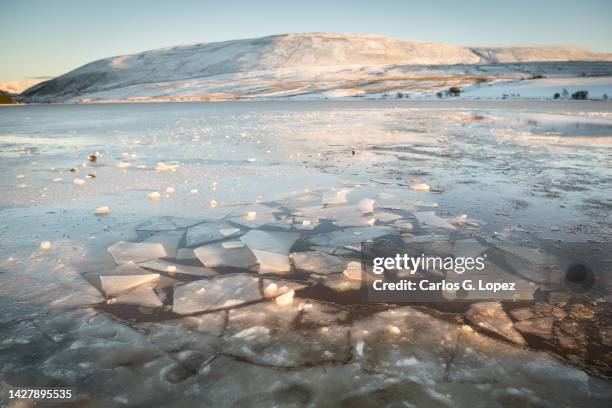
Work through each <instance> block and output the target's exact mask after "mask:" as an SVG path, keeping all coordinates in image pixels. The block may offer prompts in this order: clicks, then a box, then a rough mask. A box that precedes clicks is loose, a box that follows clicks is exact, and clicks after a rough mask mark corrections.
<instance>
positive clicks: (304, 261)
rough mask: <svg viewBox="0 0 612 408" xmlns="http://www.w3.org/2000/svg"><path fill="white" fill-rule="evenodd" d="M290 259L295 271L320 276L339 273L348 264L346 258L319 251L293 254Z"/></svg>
mask: <svg viewBox="0 0 612 408" xmlns="http://www.w3.org/2000/svg"><path fill="white" fill-rule="evenodd" d="M291 259H292V260H293V264H294V266H295V269H297V270H299V271H303V272H309V273H316V274H320V275H325V274H330V273H341V272H342V271H344V269H345V268H346V265H347V264H348V262H349V259H347V258H342V257H339V256H334V255H329V254H326V253H324V252H319V251H306V252H294V253H292V254H291Z"/></svg>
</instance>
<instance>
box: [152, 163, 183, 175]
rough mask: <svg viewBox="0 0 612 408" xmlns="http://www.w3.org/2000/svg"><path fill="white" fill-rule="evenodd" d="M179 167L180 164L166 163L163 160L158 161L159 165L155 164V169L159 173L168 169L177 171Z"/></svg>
mask: <svg viewBox="0 0 612 408" xmlns="http://www.w3.org/2000/svg"><path fill="white" fill-rule="evenodd" d="M177 167H178V164H166V163H163V162H159V163H157V166H155V171H157V172H158V173H164V172H167V171H176V168H177Z"/></svg>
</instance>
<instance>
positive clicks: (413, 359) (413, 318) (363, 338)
mask: <svg viewBox="0 0 612 408" xmlns="http://www.w3.org/2000/svg"><path fill="white" fill-rule="evenodd" d="M458 334H459V328H458V326H457V325H454V324H451V323H447V322H445V321H443V320H438V319H436V318H434V317H432V316H429V315H427V314H425V313H422V312H420V311H417V310H416V309H413V308H411V307H402V308H398V309H393V310H389V311H385V312H380V313H376V314H374V315H372V316H370V317H367V318H364V319H361V320H358V321H356V322H355V323H354V324H353V327H352V330H351V342H352V344H353V347H354V348H359V349H361V353H359V352H358V353H356V356H355V357H356V359H357V360H358V361H360V362H361V364H362V365H363V366H364V368H366V369H367V370H368V371H372V372H378V373H386V374H390V375H396V376H400V377H403V378H411V379H413V380H414V381H417V382H419V383H430V384H431V383H434V382H437V381H441V380H442V379H443V378H444V376H445V373H446V367H447V360H446V358H445V356H447V357H450V356H452V354H453V350H454V348H455V345H456V342H457V338H458Z"/></svg>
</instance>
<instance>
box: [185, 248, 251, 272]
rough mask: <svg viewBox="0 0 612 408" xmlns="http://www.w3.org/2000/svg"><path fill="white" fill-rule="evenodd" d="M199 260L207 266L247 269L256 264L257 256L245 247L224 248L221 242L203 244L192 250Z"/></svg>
mask: <svg viewBox="0 0 612 408" xmlns="http://www.w3.org/2000/svg"><path fill="white" fill-rule="evenodd" d="M193 252H194V253H195V255H196V256H197V257H198V259H199V260H200V262H202V264H203V265H204V266H206V267H209V268H223V267H227V268H242V269H249V268H252V267H254V266H255V265H257V258H255V255H253V252H251V250H250V249H249V248H247V247H244V246H243V247H241V248H234V249H225V248H224V247H223V245H221V244H212V245H205V246H201V247H199V248H196V249H194V250H193Z"/></svg>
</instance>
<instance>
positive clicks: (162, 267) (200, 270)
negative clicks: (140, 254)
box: [138, 259, 217, 277]
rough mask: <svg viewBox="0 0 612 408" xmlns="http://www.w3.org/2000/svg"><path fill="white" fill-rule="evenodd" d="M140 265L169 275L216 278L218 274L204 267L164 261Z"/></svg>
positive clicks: (153, 261)
mask: <svg viewBox="0 0 612 408" xmlns="http://www.w3.org/2000/svg"><path fill="white" fill-rule="evenodd" d="M138 265H139V266H141V267H143V268H146V269H152V270H154V271H159V272H165V273H169V274H175V273H181V274H184V275H192V276H206V277H207V276H214V275H216V274H217V272H215V271H213V270H212V269H210V268H206V267H204V266H192V265H183V264H180V263H175V262H169V261H164V260H163V259H156V260H152V261H145V262H140V263H139V264H138Z"/></svg>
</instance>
